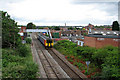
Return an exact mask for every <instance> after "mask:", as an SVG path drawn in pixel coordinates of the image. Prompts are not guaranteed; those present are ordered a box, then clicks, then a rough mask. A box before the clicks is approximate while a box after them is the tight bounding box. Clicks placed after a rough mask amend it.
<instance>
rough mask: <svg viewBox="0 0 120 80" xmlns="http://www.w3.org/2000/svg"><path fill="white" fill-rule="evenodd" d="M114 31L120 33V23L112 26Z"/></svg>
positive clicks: (114, 23)
mask: <svg viewBox="0 0 120 80" xmlns="http://www.w3.org/2000/svg"><path fill="white" fill-rule="evenodd" d="M112 30H113V31H119V23H118V21H114V22H113V24H112Z"/></svg>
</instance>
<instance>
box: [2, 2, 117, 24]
mask: <svg viewBox="0 0 120 80" xmlns="http://www.w3.org/2000/svg"><path fill="white" fill-rule="evenodd" d="M7 1H8V2H7ZM80 1H81V0H74V1H73V0H22V1H19V2H17V0H13V1H12V2H11V0H5V1H3V0H2V3H5V6H4V5H3V4H2V3H1V2H0V4H1V5H2V7H1V6H0V9H1V10H6V11H7V12H8V13H9V14H10V15H11V16H12V18H14V19H15V20H16V21H17V22H18V24H25V25H26V24H27V23H29V22H33V23H34V24H36V25H64V23H67V25H82V24H88V23H93V24H111V22H112V21H113V20H116V19H117V15H118V12H117V5H116V4H117V2H107V3H106V2H101V3H100V2H84V3H83V2H82V3H81V2H80ZM88 1H89V0H88Z"/></svg>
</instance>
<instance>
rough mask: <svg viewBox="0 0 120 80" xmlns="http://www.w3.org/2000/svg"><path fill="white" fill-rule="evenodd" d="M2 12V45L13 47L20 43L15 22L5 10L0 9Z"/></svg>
mask: <svg viewBox="0 0 120 80" xmlns="http://www.w3.org/2000/svg"><path fill="white" fill-rule="evenodd" d="M0 13H1V14H2V47H3V48H8V47H10V48H15V47H16V46H18V45H19V44H20V43H21V39H20V35H19V34H18V32H19V29H18V27H17V23H16V22H15V21H14V20H13V19H11V18H10V15H8V13H7V12H3V11H0Z"/></svg>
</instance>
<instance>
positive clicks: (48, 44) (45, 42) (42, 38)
mask: <svg viewBox="0 0 120 80" xmlns="http://www.w3.org/2000/svg"><path fill="white" fill-rule="evenodd" d="M38 40H39V41H40V42H41V43H42V44H43V45H44V46H45V48H52V47H53V42H54V41H53V39H51V38H49V37H47V36H44V35H43V34H40V33H38Z"/></svg>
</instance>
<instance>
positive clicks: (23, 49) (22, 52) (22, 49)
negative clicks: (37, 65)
mask: <svg viewBox="0 0 120 80" xmlns="http://www.w3.org/2000/svg"><path fill="white" fill-rule="evenodd" d="M16 53H17V54H18V55H19V56H22V57H26V56H27V55H29V53H30V47H29V46H27V45H25V44H22V45H19V46H18V47H17V49H16Z"/></svg>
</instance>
